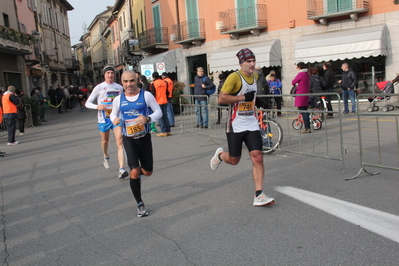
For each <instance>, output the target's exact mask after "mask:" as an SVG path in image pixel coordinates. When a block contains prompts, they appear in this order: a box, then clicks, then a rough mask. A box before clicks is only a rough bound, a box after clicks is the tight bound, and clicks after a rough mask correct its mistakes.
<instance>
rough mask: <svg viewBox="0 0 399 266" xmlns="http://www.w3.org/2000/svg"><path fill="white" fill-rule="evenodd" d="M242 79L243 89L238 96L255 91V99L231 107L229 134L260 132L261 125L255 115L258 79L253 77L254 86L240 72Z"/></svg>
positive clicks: (228, 125) (228, 121) (228, 124)
mask: <svg viewBox="0 0 399 266" xmlns="http://www.w3.org/2000/svg"><path fill="white" fill-rule="evenodd" d="M237 73H238V75H240V78H241V89H240V90H239V91H238V93H237V95H244V94H245V93H247V92H250V91H255V97H254V100H253V101H252V102H245V101H241V102H238V103H233V104H231V105H230V111H229V118H228V120H227V130H226V131H227V133H230V132H233V133H239V132H244V131H256V130H259V123H258V120H257V119H256V113H255V99H256V90H257V86H256V79H255V76H254V75H253V82H252V84H248V83H247V82H246V80H245V79H244V77H243V76H242V75H241V74H240V72H238V71H237Z"/></svg>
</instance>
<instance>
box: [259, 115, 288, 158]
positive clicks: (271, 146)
mask: <svg viewBox="0 0 399 266" xmlns="http://www.w3.org/2000/svg"><path fill="white" fill-rule="evenodd" d="M257 119H258V121H259V129H260V135H261V136H262V143H263V148H262V152H263V154H271V153H273V152H274V151H275V150H276V149H278V148H279V147H280V145H281V143H282V142H283V128H282V127H281V126H280V124H279V123H277V121H275V120H273V119H271V118H270V117H269V114H268V112H267V111H265V110H262V109H260V110H258V116H257Z"/></svg>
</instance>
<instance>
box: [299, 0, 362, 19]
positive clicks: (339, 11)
mask: <svg viewBox="0 0 399 266" xmlns="http://www.w3.org/2000/svg"><path fill="white" fill-rule="evenodd" d="M368 10H369V1H366V0H343V1H337V0H336V1H325V0H307V18H308V19H313V20H314V19H321V18H331V17H338V16H344V15H351V14H357V13H362V12H367V11H368ZM351 18H354V17H353V16H352V15H351ZM356 18H357V17H356Z"/></svg>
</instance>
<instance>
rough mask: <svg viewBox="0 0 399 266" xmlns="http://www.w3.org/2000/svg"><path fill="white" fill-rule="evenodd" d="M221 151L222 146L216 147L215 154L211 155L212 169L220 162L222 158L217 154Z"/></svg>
mask: <svg viewBox="0 0 399 266" xmlns="http://www.w3.org/2000/svg"><path fill="white" fill-rule="evenodd" d="M222 152H223V148H218V149H217V150H216V152H215V155H213V157H212V159H211V168H212V170H216V168H218V166H219V164H220V163H221V162H222V160H220V159H219V154H221V153H222Z"/></svg>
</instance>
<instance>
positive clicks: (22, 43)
mask: <svg viewBox="0 0 399 266" xmlns="http://www.w3.org/2000/svg"><path fill="white" fill-rule="evenodd" d="M33 43H35V37H34V36H33V35H31V34H26V33H23V32H20V31H18V30H15V29H12V28H8V27H5V26H2V25H0V51H1V52H3V53H6V54H13V55H27V54H31V53H32V52H33V49H32V44H33Z"/></svg>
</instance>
